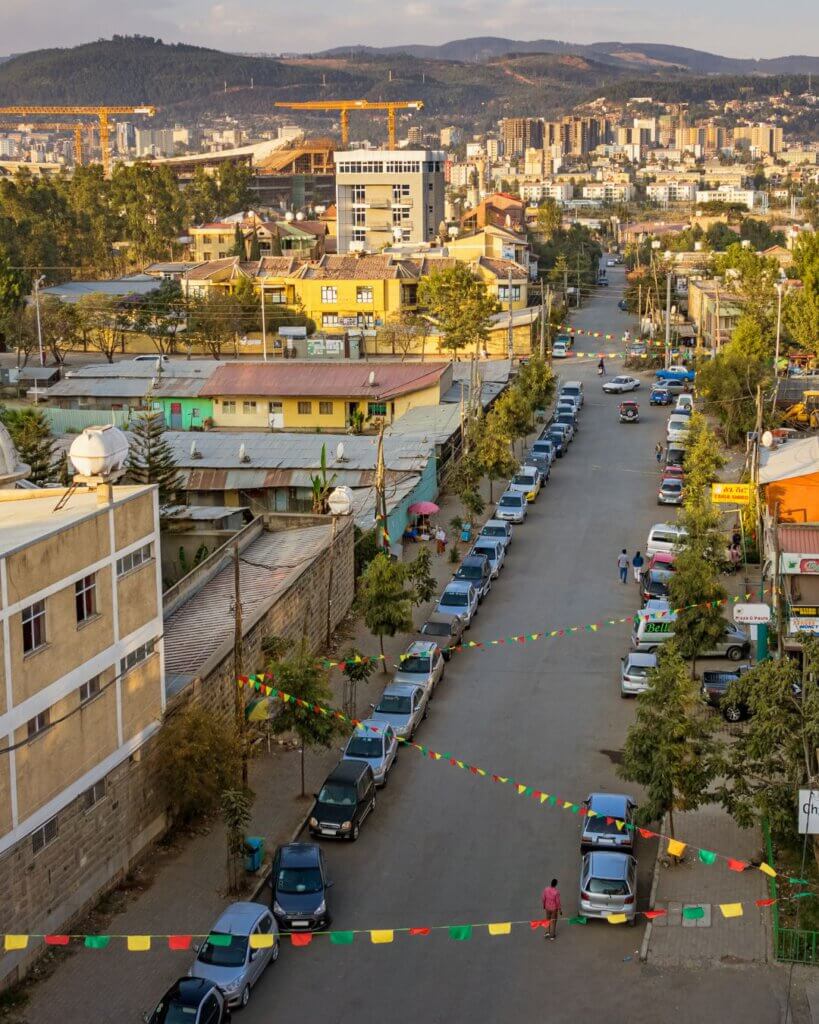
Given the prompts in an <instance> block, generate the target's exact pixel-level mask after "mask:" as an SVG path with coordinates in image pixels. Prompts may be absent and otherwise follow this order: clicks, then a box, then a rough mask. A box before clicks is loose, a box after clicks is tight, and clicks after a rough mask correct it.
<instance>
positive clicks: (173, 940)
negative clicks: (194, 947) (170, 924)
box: [168, 935, 193, 949]
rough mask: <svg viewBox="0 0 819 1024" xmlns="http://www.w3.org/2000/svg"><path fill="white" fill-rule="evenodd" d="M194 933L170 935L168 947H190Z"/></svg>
mask: <svg viewBox="0 0 819 1024" xmlns="http://www.w3.org/2000/svg"><path fill="white" fill-rule="evenodd" d="M192 938H193V936H192V935H169V936H168V949H190V948H191V939H192Z"/></svg>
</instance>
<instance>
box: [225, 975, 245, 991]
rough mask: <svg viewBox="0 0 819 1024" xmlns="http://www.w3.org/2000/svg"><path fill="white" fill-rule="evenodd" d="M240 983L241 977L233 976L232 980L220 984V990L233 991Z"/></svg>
mask: <svg viewBox="0 0 819 1024" xmlns="http://www.w3.org/2000/svg"><path fill="white" fill-rule="evenodd" d="M241 984H242V979H241V977H239V978H234V979H233V981H228V982H226V983H225V984H224V985H222V991H223V992H235V991H236V990H237V989H238V988H239V986H240V985H241Z"/></svg>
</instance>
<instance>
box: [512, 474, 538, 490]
mask: <svg viewBox="0 0 819 1024" xmlns="http://www.w3.org/2000/svg"><path fill="white" fill-rule="evenodd" d="M534 482H535V478H534V477H533V476H532V475H531V473H517V474H516V475H515V476H513V477H512V483H513V484H523V485H524V486H525V487H531V486H533V485H534Z"/></svg>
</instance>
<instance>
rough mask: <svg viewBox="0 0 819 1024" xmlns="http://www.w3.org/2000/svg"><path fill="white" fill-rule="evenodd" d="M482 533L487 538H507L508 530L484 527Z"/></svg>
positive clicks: (498, 527)
mask: <svg viewBox="0 0 819 1024" xmlns="http://www.w3.org/2000/svg"><path fill="white" fill-rule="evenodd" d="M481 533H483V534H485V535H486V536H487V537H505V536H506V530H504V528H503V527H502V526H484V528H483V529H482V530H481Z"/></svg>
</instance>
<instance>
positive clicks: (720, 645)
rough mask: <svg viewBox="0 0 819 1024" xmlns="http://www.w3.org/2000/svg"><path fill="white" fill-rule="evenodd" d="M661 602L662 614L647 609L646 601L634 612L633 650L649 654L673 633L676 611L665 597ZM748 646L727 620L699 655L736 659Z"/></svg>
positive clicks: (735, 627) (739, 630) (737, 630)
mask: <svg viewBox="0 0 819 1024" xmlns="http://www.w3.org/2000/svg"><path fill="white" fill-rule="evenodd" d="M654 600H655V603H656V604H660V603H662V605H664V608H663V609H662V614H661V615H658V614H656V611H654V610H649V609H648V605H646V607H645V608H643V610H642V611H640V612H638V613H637V616H636V624H635V628H634V630H633V632H632V634H631V646H632V647H633V648H634V650H636V651H643V652H645V653H648V654H653V653H654V652H655V651H656V650H657V648H658V647H659V646H660V645H661V644H663V643H665V642H666V640H670V639H671V638H672V637H673V636H674V631H675V627H676V621H677V614H676V612H675V611H674V610H673V609H672V608H671V607H670V606H669V604H668V601H662V602H660V601H657V600H656V599H654ZM750 649H751V642H750V640H749V639H748V636H747V634H746V633H744V632H743V631H742V630H741V629H739V627H738V626H735V625H734V624H733V623H731V622H726V623H725V629H724V630H723V634H722V638H721V639H720V640H719V641H717V643H716V644H715V645H714V647H713V648H712V649H711V650H710V651H701V652H700V654H699V655H698V657H700V658H730V659H731V661H739V660H740V659H741V658H746V657H747V656H748V652H749V651H750Z"/></svg>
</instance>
